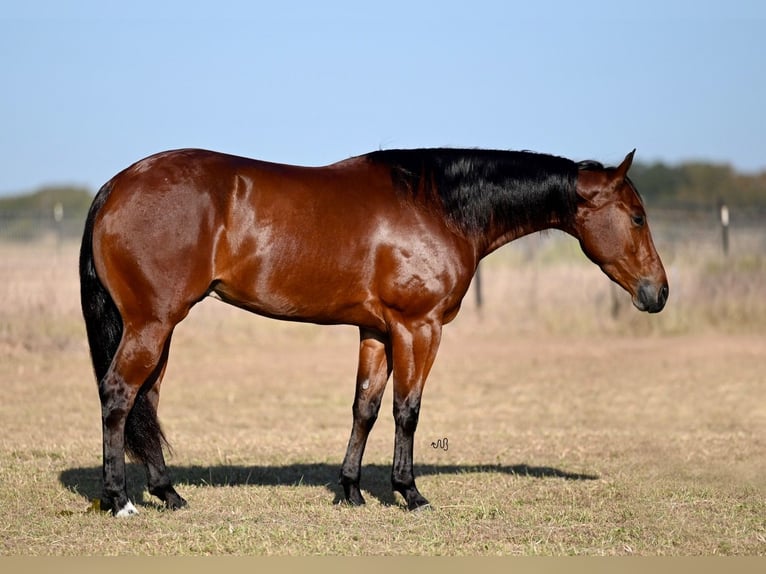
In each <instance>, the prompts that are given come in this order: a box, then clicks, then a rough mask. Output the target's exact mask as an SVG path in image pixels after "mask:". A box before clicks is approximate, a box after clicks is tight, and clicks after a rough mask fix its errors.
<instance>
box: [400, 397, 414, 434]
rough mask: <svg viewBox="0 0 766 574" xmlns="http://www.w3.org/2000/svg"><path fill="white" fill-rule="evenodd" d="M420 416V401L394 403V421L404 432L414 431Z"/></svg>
mask: <svg viewBox="0 0 766 574" xmlns="http://www.w3.org/2000/svg"><path fill="white" fill-rule="evenodd" d="M419 418H420V401H409V400H405V401H398V402H395V403H394V422H395V423H396V426H397V428H400V429H401V430H403V431H404V432H406V433H414V432H415V429H416V428H417V426H418V419H419Z"/></svg>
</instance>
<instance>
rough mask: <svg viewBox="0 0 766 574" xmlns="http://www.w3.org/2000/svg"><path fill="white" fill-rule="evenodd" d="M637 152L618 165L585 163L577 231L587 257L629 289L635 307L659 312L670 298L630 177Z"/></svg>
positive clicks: (579, 187) (579, 181)
mask: <svg viewBox="0 0 766 574" xmlns="http://www.w3.org/2000/svg"><path fill="white" fill-rule="evenodd" d="M634 152H635V150H633V151H632V152H630V153H629V154H628V155H627V156H626V157H625V160H624V161H623V162H622V163H621V164H620V166H619V167H617V168H606V169H605V168H603V167H602V166H600V165H598V164H592V163H584V164H581V166H580V170H579V172H578V177H577V200H578V202H577V213H576V215H575V221H574V235H575V237H577V238H578V239H579V241H580V245H581V247H582V250H583V251H584V252H585V254H586V255H587V256H588V258H589V259H590V260H591V261H593V262H594V263H596V264H597V265H598V266H599V267H601V269H602V270H603V271H604V273H606V274H607V276H608V277H609V278H610V279H612V281H614V282H615V283H617V284H618V285H620V286H621V287H622V288H623V289H625V290H626V291H627V292H628V293H630V295H631V297H632V298H633V305H635V306H636V308H637V309H639V310H640V311H648V312H649V313H657V312H659V311H662V308H663V307H664V306H665V302H666V301H667V298H668V279H667V276H666V275H665V269H664V268H663V266H662V261H660V256H659V255H657V250H656V249H655V248H654V242H653V241H652V235H651V233H650V232H649V224H648V222H647V219H646V211H645V210H644V204H643V202H642V201H641V197H640V196H639V195H638V193H637V192H636V188H635V187H634V186H633V183H632V182H631V181H630V179H629V178H628V169H629V168H630V164H631V163H632V162H633V153H634Z"/></svg>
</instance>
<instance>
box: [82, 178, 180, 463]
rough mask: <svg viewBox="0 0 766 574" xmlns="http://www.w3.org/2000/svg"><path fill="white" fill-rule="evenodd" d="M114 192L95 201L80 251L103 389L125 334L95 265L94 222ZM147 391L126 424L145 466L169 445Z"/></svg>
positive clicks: (93, 353)
mask: <svg viewBox="0 0 766 574" xmlns="http://www.w3.org/2000/svg"><path fill="white" fill-rule="evenodd" d="M111 191H112V185H111V182H109V183H106V184H105V185H104V186H103V187H102V188H101V189H100V190H99V192H98V193H97V194H96V197H95V198H94V199H93V203H92V204H91V206H90V211H88V217H87V219H86V220H85V229H84V231H83V236H82V244H81V247H80V304H81V305H82V315H83V318H84V319H85V329H86V332H87V334H88V345H89V346H90V357H91V361H92V363H93V370H94V372H95V374H96V382H97V383H98V384H99V388H100V385H101V383H102V381H103V380H104V377H105V376H106V374H107V372H108V371H109V367H110V366H111V364H112V360H113V359H114V355H115V354H116V353H117V348H118V347H119V346H120V341H121V340H122V332H123V324H122V316H121V315H120V311H119V309H117V305H115V303H114V300H113V299H112V296H111V295H110V294H109V291H108V290H107V289H106V287H105V286H104V284H103V283H102V282H101V279H100V278H99V277H98V274H97V273H96V266H95V264H94V261H93V226H94V222H95V219H96V215H97V214H98V212H99V211H100V210H101V208H102V207H103V205H104V203H105V202H106V200H107V198H108V197H109V194H110V192H111ZM147 390H148V389H146V388H144V387H142V388H141V390H140V391H139V392H138V395H137V396H136V399H135V401H134V403H133V408H132V409H131V410H130V413H129V414H128V418H127V421H126V423H125V448H126V449H127V450H128V452H129V453H130V454H131V455H132V456H133V458H135V459H137V460H139V461H142V462H151V461H154V460H155V458H156V457H157V450H158V447H159V448H161V445H162V444H165V445H167V442H166V440H165V436H164V434H163V432H162V429H161V427H160V424H159V421H158V420H157V412H156V410H155V409H154V407H153V406H152V404H151V403H150V402H149V399H148V397H147V396H146V391H147Z"/></svg>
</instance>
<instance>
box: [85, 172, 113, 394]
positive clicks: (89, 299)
mask: <svg viewBox="0 0 766 574" xmlns="http://www.w3.org/2000/svg"><path fill="white" fill-rule="evenodd" d="M111 191H112V187H111V182H110V183H107V184H105V185H104V186H103V187H102V188H101V189H100V190H99V192H98V193H97V194H96V197H95V198H94V200H93V203H92V204H91V206H90V211H88V217H87V219H86V220H85V230H84V231H83V235H82V245H81V246H80V304H81V306H82V316H83V318H84V319H85V329H86V331H87V333H88V345H89V346H90V358H91V361H92V362H93V370H94V371H95V373H96V381H97V382H98V383H99V384H100V383H101V380H102V379H103V378H104V376H105V375H106V373H107V371H108V370H109V366H110V365H111V364H112V359H113V358H114V355H115V353H116V352H117V347H118V346H119V345H120V340H121V339H122V317H121V316H120V312H119V310H118V309H117V306H116V305H115V304H114V300H113V299H112V296H111V295H110V294H109V292H108V291H107V290H106V288H105V287H104V284H103V283H101V279H99V277H98V274H97V273H96V266H95V264H94V262H93V225H94V221H95V219H96V215H98V212H99V211H100V210H101V208H102V207H103V205H104V203H105V202H106V200H107V198H108V197H109V193H110V192H111Z"/></svg>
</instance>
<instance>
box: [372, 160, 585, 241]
mask: <svg viewBox="0 0 766 574" xmlns="http://www.w3.org/2000/svg"><path fill="white" fill-rule="evenodd" d="M367 158H368V159H369V160H370V161H373V162H375V163H380V164H384V165H387V166H388V167H390V169H391V178H392V181H393V183H394V186H395V187H396V188H397V189H398V190H400V191H401V192H404V193H407V194H409V195H410V196H412V197H416V198H422V201H426V202H434V201H438V202H439V203H440V204H441V207H442V208H443V210H444V213H445V215H446V216H447V218H448V220H449V221H450V222H451V223H452V224H454V225H455V226H456V227H457V228H458V229H459V230H460V231H461V232H463V233H465V234H468V235H476V234H478V233H482V232H486V231H488V228H489V225H490V224H491V223H492V224H498V225H502V226H503V227H504V228H506V229H509V230H511V229H522V228H527V229H528V228H530V227H539V224H540V223H542V222H544V221H549V220H550V219H551V217H552V216H553V217H554V218H555V219H557V220H558V221H560V222H562V223H563V224H567V223H568V222H571V220H572V218H573V217H574V213H575V209H576V201H577V200H576V195H575V186H576V182H577V173H578V170H579V169H596V168H597V166H598V165H599V164H597V163H596V162H583V163H582V164H577V163H575V162H573V161H572V160H569V159H566V158H562V157H556V156H552V155H544V154H539V153H533V152H528V151H500V150H481V149H453V148H434V149H412V150H381V151H376V152H372V153H370V154H368V155H367Z"/></svg>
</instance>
